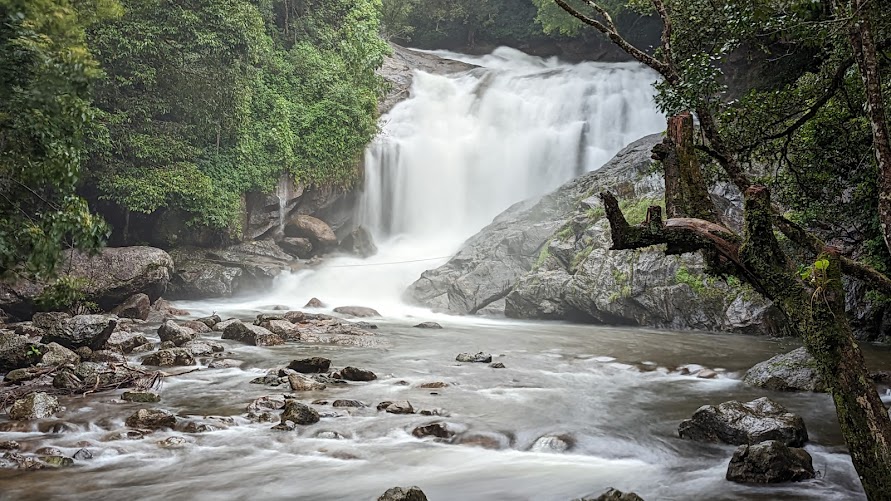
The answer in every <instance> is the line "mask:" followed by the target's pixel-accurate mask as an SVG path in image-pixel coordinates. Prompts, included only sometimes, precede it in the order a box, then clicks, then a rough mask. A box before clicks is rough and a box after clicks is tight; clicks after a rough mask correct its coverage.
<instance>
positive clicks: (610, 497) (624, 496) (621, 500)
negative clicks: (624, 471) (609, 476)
mask: <svg viewBox="0 0 891 501" xmlns="http://www.w3.org/2000/svg"><path fill="white" fill-rule="evenodd" d="M573 501H644V500H643V498H641V497H640V496H638V495H637V494H635V493H633V492H622V491H620V490H617V489H613V488H610V489H609V490H607V491H606V492H604V493H603V494H601V495H599V496H597V497H594V496H586V497H583V498H580V499H574V500H573Z"/></svg>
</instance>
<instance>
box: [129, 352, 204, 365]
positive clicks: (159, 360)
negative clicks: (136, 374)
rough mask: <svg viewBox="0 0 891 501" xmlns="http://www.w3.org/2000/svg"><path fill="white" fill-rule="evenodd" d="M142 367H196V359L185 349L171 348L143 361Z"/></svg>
mask: <svg viewBox="0 0 891 501" xmlns="http://www.w3.org/2000/svg"><path fill="white" fill-rule="evenodd" d="M142 365H152V366H155V367H178V366H185V365H195V357H193V356H192V353H191V352H190V351H189V350H187V349H185V348H170V349H167V350H159V351H157V352H155V353H152V354H151V355H149V356H147V357H145V358H144V359H142Z"/></svg>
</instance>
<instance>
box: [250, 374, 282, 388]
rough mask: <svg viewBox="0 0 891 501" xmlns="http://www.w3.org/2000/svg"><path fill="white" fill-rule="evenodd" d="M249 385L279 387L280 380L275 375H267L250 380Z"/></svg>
mask: <svg viewBox="0 0 891 501" xmlns="http://www.w3.org/2000/svg"><path fill="white" fill-rule="evenodd" d="M251 384H263V385H266V386H281V385H282V379H281V378H280V377H278V376H276V375H275V374H267V375H265V376H263V377H258V378H254V379H251Z"/></svg>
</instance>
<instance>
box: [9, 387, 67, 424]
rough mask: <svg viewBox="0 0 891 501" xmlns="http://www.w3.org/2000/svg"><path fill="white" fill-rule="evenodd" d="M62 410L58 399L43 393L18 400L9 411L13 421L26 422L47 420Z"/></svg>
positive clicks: (32, 394)
mask: <svg viewBox="0 0 891 501" xmlns="http://www.w3.org/2000/svg"><path fill="white" fill-rule="evenodd" d="M61 410H62V406H61V405H59V401H58V400H57V399H56V397H54V396H52V395H48V394H46V393H43V392H38V393H31V394H30V395H28V396H26V397H24V398H20V399H18V400H16V401H15V402H14V403H13V404H12V408H10V409H9V419H12V420H13V421H25V420H30V419H45V418H48V417H51V416H52V415H53V414H55V413H57V412H59V411H61Z"/></svg>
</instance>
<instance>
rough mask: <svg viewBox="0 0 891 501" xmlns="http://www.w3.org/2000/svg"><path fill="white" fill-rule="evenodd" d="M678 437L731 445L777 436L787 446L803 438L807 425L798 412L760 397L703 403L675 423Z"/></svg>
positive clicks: (794, 444) (795, 443)
mask: <svg viewBox="0 0 891 501" xmlns="http://www.w3.org/2000/svg"><path fill="white" fill-rule="evenodd" d="M678 435H679V436H680V437H681V438H685V439H688V440H695V441H698V442H724V443H727V444H732V445H744V444H756V443H758V442H763V441H765V440H779V441H780V442H782V443H784V444H786V445H790V446H794V447H797V446H801V445H803V444H804V443H805V442H806V441H807V429H806V428H805V425H804V420H803V419H801V416H798V415H796V414H792V413H789V412H788V411H787V410H786V409H785V407H783V406H781V405H780V404H778V403H776V402H774V401H772V400H770V399H768V398H767V397H761V398H759V399H757V400H753V401H751V402H747V403H741V402H737V401H735V400H734V401H730V402H724V403H722V404H720V405H718V406H717V407H716V406H713V405H704V406H702V407H700V408H699V409H697V410H696V412H695V413H693V417H692V418H690V419H687V420H685V421H683V422H682V423H681V424H680V426H679V427H678Z"/></svg>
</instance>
